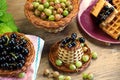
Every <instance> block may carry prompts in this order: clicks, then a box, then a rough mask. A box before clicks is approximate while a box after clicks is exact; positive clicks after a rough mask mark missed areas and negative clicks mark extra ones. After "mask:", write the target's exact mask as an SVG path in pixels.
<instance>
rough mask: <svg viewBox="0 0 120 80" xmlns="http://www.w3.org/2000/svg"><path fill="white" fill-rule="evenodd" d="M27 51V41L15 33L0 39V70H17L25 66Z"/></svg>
mask: <svg viewBox="0 0 120 80" xmlns="http://www.w3.org/2000/svg"><path fill="white" fill-rule="evenodd" d="M28 53H29V50H28V48H27V40H26V39H24V37H20V36H18V35H17V34H15V33H12V34H11V35H10V36H8V35H3V36H1V37H0V69H3V70H17V69H20V68H22V67H23V65H24V64H25V60H26V56H27V55H28Z"/></svg>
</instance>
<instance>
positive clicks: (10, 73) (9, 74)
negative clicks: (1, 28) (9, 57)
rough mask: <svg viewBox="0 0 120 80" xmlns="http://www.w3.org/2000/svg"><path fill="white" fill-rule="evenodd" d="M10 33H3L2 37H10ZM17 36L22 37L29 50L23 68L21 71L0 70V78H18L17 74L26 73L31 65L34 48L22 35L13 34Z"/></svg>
mask: <svg viewBox="0 0 120 80" xmlns="http://www.w3.org/2000/svg"><path fill="white" fill-rule="evenodd" d="M11 34H12V33H5V34H3V35H7V36H10V35H11ZM15 34H17V36H19V38H20V37H23V38H25V39H26V40H27V46H26V47H27V49H28V50H29V54H28V55H27V56H26V62H25V64H24V66H23V67H22V68H21V69H18V70H2V69H0V76H4V77H18V75H19V73H21V72H26V71H27V70H28V69H29V67H30V65H31V64H32V62H33V60H34V57H35V50H34V46H33V44H32V42H31V41H30V40H29V39H28V38H27V37H26V36H25V35H24V34H22V33H15ZM0 36H2V35H0Z"/></svg>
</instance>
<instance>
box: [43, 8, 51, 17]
mask: <svg viewBox="0 0 120 80" xmlns="http://www.w3.org/2000/svg"><path fill="white" fill-rule="evenodd" d="M44 12H45V14H46V15H47V16H50V15H51V14H52V10H51V9H44Z"/></svg>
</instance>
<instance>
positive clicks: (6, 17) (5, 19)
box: [0, 12, 14, 22]
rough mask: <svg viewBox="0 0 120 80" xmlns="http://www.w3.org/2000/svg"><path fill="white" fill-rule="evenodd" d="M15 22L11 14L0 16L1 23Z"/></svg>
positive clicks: (4, 13) (5, 13)
mask: <svg viewBox="0 0 120 80" xmlns="http://www.w3.org/2000/svg"><path fill="white" fill-rule="evenodd" d="M11 20H12V21H13V20H14V19H13V17H12V15H11V14H9V13H7V12H3V15H2V16H0V21H1V22H8V21H11Z"/></svg>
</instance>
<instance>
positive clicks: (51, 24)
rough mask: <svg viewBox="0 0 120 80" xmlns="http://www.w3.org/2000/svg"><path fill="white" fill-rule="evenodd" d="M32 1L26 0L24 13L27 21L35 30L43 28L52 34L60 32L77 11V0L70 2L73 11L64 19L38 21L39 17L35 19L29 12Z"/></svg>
mask: <svg viewBox="0 0 120 80" xmlns="http://www.w3.org/2000/svg"><path fill="white" fill-rule="evenodd" d="M33 1H34V0H27V1H26V3H25V6H24V13H25V15H26V17H27V19H28V20H29V21H30V22H31V23H32V24H34V25H35V27H37V28H43V29H45V30H46V31H48V32H54V33H57V32H59V31H62V30H63V29H64V28H65V27H66V26H67V25H68V24H69V23H70V22H71V21H72V19H73V18H74V17H75V16H76V15H77V13H78V10H79V1H78V0H71V1H72V4H73V10H72V11H71V13H70V14H69V15H68V16H67V17H65V18H62V19H61V20H60V21H45V20H42V19H40V18H39V17H36V16H35V15H34V13H33V11H31V10H30V5H31V4H32V2H33Z"/></svg>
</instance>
